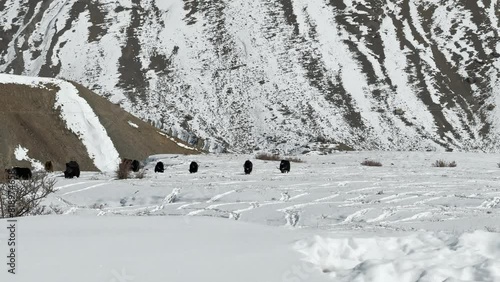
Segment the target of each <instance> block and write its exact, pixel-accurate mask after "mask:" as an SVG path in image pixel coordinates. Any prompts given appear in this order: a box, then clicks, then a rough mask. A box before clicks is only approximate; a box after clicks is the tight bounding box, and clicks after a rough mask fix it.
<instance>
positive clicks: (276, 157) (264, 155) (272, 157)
mask: <svg viewBox="0 0 500 282" xmlns="http://www.w3.org/2000/svg"><path fill="white" fill-rule="evenodd" d="M255 158H256V159H258V160H264V161H280V160H281V157H280V155H274V154H269V153H260V154H257V155H256V156H255Z"/></svg>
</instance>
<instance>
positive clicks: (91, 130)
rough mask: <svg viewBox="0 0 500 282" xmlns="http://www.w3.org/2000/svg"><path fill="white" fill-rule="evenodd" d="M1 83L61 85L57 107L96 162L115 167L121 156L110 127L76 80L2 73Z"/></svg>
mask: <svg viewBox="0 0 500 282" xmlns="http://www.w3.org/2000/svg"><path fill="white" fill-rule="evenodd" d="M0 83H2V84H7V83H13V84H21V85H28V86H32V87H39V88H40V87H42V88H43V87H45V86H44V85H45V84H53V85H56V86H57V87H58V88H59V91H57V94H56V102H55V104H54V108H55V109H57V108H59V110H60V111H61V118H62V119H63V120H64V121H65V122H66V127H67V128H68V129H69V130H71V131H72V132H74V133H75V134H76V135H77V136H78V138H79V139H80V140H81V141H82V143H83V145H84V146H85V147H86V148H87V152H88V153H89V156H90V158H91V159H93V160H94V165H95V166H96V167H97V168H98V169H99V170H101V171H112V170H115V169H116V167H117V165H118V163H119V161H120V157H119V154H118V151H117V150H116V148H115V146H114V144H113V141H112V140H111V138H110V137H109V136H108V134H107V132H106V129H105V128H104V126H102V124H101V123H100V121H99V118H98V117H97V115H96V114H95V113H94V111H93V110H92V108H91V107H90V105H89V104H88V103H87V101H86V100H85V99H83V98H82V97H80V95H78V90H77V89H76V88H75V86H73V84H71V83H69V82H66V81H63V80H59V79H52V78H38V77H25V76H18V75H8V74H0Z"/></svg>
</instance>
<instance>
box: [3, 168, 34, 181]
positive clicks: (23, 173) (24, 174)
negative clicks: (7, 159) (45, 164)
mask: <svg viewBox="0 0 500 282" xmlns="http://www.w3.org/2000/svg"><path fill="white" fill-rule="evenodd" d="M5 172H7V173H8V174H9V177H10V178H13V179H23V180H28V179H31V176H32V174H31V169H30V168H27V167H17V166H16V167H13V168H11V169H6V170H5Z"/></svg>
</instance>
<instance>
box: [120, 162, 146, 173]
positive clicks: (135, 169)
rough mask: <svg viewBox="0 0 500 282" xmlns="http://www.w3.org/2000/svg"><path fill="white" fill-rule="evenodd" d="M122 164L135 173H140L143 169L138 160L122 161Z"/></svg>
mask: <svg viewBox="0 0 500 282" xmlns="http://www.w3.org/2000/svg"><path fill="white" fill-rule="evenodd" d="M122 164H123V165H124V166H125V167H126V168H128V170H131V171H133V172H138V171H139V169H140V168H141V163H140V162H139V161H138V160H131V159H122Z"/></svg>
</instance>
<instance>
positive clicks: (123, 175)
mask: <svg viewBox="0 0 500 282" xmlns="http://www.w3.org/2000/svg"><path fill="white" fill-rule="evenodd" d="M131 168H132V162H130V161H128V160H123V161H122V162H121V163H120V164H119V165H118V168H117V169H116V178H117V179H128V178H129V177H130V170H131Z"/></svg>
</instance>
